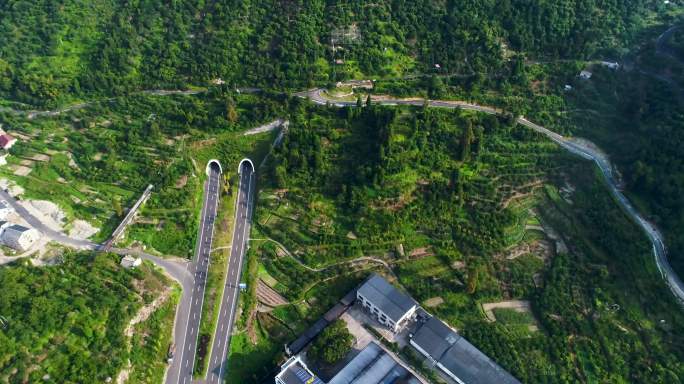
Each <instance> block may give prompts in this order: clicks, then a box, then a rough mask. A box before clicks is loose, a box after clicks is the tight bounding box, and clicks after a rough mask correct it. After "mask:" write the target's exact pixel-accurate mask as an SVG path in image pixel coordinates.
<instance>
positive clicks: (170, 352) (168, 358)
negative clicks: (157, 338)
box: [166, 343, 176, 364]
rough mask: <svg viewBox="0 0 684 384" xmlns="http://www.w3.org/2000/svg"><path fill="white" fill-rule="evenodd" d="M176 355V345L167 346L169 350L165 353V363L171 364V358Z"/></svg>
mask: <svg viewBox="0 0 684 384" xmlns="http://www.w3.org/2000/svg"><path fill="white" fill-rule="evenodd" d="M175 355H176V343H171V344H170V345H169V350H168V352H166V362H167V363H169V364H171V363H172V362H173V357H174V356H175Z"/></svg>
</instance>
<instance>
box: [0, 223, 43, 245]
mask: <svg viewBox="0 0 684 384" xmlns="http://www.w3.org/2000/svg"><path fill="white" fill-rule="evenodd" d="M0 239H1V240H2V242H3V243H4V244H5V245H7V246H8V247H10V248H14V249H16V250H17V251H22V252H23V251H26V250H28V249H29V248H31V246H32V245H33V244H34V243H35V242H36V241H38V239H40V232H38V231H37V230H35V229H34V228H28V227H24V226H23V225H19V224H14V225H11V226H9V227H7V228H5V230H4V231H2V237H0Z"/></svg>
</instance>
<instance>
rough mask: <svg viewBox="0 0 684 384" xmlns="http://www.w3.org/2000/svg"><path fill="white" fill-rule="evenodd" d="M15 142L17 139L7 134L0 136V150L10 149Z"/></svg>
mask: <svg viewBox="0 0 684 384" xmlns="http://www.w3.org/2000/svg"><path fill="white" fill-rule="evenodd" d="M16 142H17V139H15V138H14V137H12V136H10V135H8V134H6V133H5V134H3V135H0V148H2V149H10V148H12V146H13V145H14V143H16Z"/></svg>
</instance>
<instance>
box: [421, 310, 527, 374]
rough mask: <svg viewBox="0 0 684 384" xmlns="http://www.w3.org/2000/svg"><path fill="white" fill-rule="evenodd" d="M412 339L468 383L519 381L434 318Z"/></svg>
mask: <svg viewBox="0 0 684 384" xmlns="http://www.w3.org/2000/svg"><path fill="white" fill-rule="evenodd" d="M412 340H413V342H414V343H416V344H417V345H418V346H419V347H420V348H421V349H423V350H424V351H425V352H427V353H428V354H429V355H430V357H432V358H433V359H434V360H436V361H438V362H439V363H440V364H441V365H443V366H444V367H445V368H446V369H448V370H449V371H450V372H451V373H453V374H454V375H456V376H457V377H458V378H459V379H461V381H463V382H465V383H467V384H520V382H519V381H518V380H517V379H516V378H515V377H513V376H511V374H510V373H508V372H506V371H505V370H504V369H503V368H501V366H499V365H498V364H496V363H495V362H494V361H493V360H492V359H490V358H489V357H487V355H485V354H484V353H482V352H481V351H480V350H479V349H477V348H475V346H474V345H472V344H470V343H469V342H468V340H466V339H464V338H463V337H461V336H460V335H458V334H457V333H456V332H454V331H453V330H452V329H451V328H449V327H448V326H447V325H446V324H444V323H443V322H442V321H441V320H439V319H438V318H436V317H432V318H430V320H428V321H427V322H425V324H423V325H422V326H421V327H420V329H419V330H418V332H416V334H415V335H414V336H413V339H412Z"/></svg>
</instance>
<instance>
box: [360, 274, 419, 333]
mask: <svg viewBox="0 0 684 384" xmlns="http://www.w3.org/2000/svg"><path fill="white" fill-rule="evenodd" d="M359 293H360V294H361V295H362V296H363V297H365V298H366V299H368V300H369V301H370V302H372V303H373V305H375V306H377V307H378V308H379V309H380V310H381V311H382V312H384V313H385V314H386V315H387V316H388V317H389V318H390V319H392V320H393V321H394V322H395V323H396V322H398V321H399V320H400V319H401V317H402V316H404V314H405V313H406V312H408V311H409V310H410V309H411V308H413V307H414V306H416V305H417V303H416V301H415V300H413V299H412V298H411V296H409V295H407V294H405V293H403V292H401V291H399V290H398V289H396V288H394V286H392V284H390V283H388V282H387V280H385V279H383V278H382V277H381V276H380V275H377V274H373V275H372V276H371V277H370V279H368V281H366V282H365V283H364V284H363V285H362V286H361V288H359Z"/></svg>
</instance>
